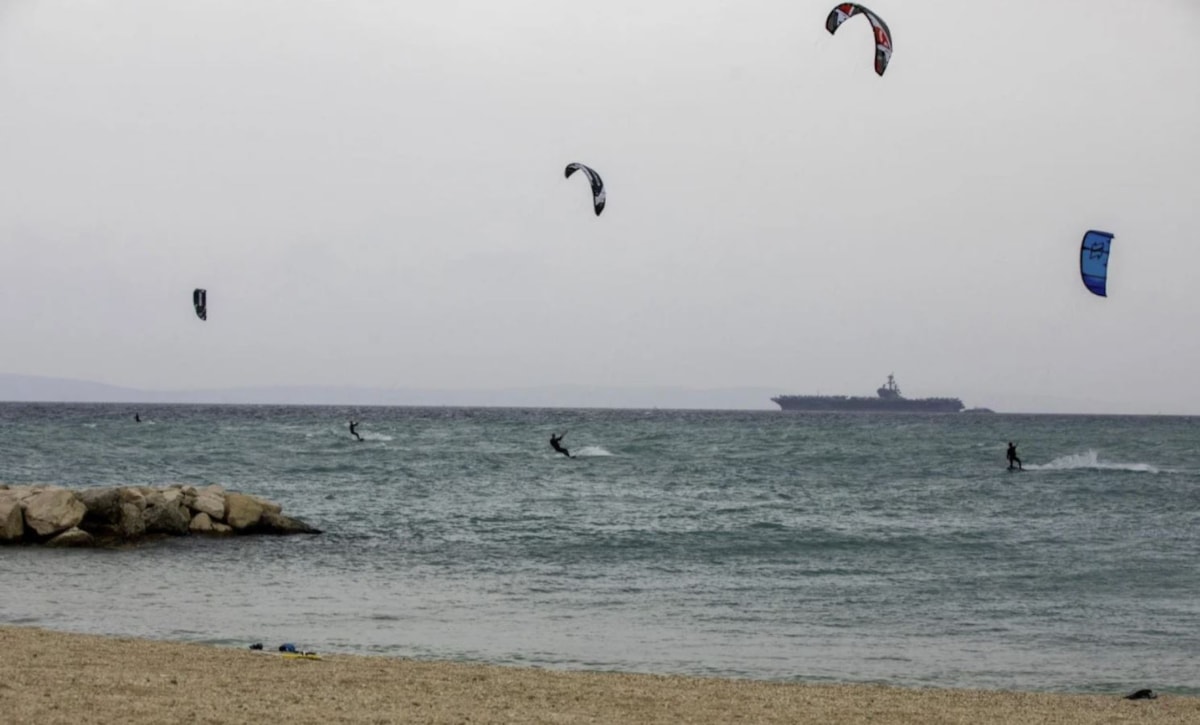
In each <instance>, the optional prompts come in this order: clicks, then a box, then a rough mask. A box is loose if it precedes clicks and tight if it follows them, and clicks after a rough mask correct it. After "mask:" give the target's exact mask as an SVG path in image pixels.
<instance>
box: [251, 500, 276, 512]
mask: <svg viewBox="0 0 1200 725" xmlns="http://www.w3.org/2000/svg"><path fill="white" fill-rule="evenodd" d="M250 498H252V499H254V500H255V501H257V502H258V505H259V506H262V507H263V511H270V512H271V513H273V514H277V513H280V512H282V511H283V507H282V506H280V505H279V504H277V503H275V502H274V501H268V500H266V499H265V498H262V497H260V496H251V497H250Z"/></svg>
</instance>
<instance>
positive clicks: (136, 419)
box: [133, 413, 142, 423]
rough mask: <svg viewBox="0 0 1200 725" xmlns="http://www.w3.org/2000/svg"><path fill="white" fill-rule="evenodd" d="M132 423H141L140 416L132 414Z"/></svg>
mask: <svg viewBox="0 0 1200 725" xmlns="http://www.w3.org/2000/svg"><path fill="white" fill-rule="evenodd" d="M133 422H134V423H141V422H142V416H140V415H138V414H137V413H134V414H133Z"/></svg>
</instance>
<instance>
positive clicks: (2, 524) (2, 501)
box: [0, 491, 25, 542]
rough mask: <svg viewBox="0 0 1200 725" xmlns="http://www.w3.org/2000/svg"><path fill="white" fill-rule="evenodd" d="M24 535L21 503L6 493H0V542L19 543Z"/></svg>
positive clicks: (23, 516) (23, 517)
mask: <svg viewBox="0 0 1200 725" xmlns="http://www.w3.org/2000/svg"><path fill="white" fill-rule="evenodd" d="M24 535H25V515H24V511H23V510H22V509H21V502H20V501H18V500H17V497H16V496H12V495H9V493H8V491H3V492H2V493H0V542H10V541H20V540H21V537H22V536H24Z"/></svg>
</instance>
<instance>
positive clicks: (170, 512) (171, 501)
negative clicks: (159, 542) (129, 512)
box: [142, 490, 192, 536]
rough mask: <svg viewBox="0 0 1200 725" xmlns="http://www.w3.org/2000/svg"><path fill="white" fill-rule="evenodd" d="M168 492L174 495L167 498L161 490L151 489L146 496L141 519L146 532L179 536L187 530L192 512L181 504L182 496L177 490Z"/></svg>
mask: <svg viewBox="0 0 1200 725" xmlns="http://www.w3.org/2000/svg"><path fill="white" fill-rule="evenodd" d="M168 492H169V493H174V494H175V495H174V496H171V497H170V498H168V497H167V496H164V495H163V493H162V492H159V491H152V492H151V493H150V495H148V496H146V510H145V511H143V512H142V520H143V521H145V522H146V533H147V534H171V535H172V536H181V535H183V534H186V533H187V532H188V525H190V524H191V523H192V514H191V512H190V511H188V509H187V507H186V506H184V505H183V496H182V495H180V493H179V491H178V490H174V491H168Z"/></svg>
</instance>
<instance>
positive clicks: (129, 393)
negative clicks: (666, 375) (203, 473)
mask: <svg viewBox="0 0 1200 725" xmlns="http://www.w3.org/2000/svg"><path fill="white" fill-rule="evenodd" d="M777 393H778V391H777V390H774V389H770V388H723V389H714V390H693V389H688V388H675V387H647V388H617V387H591V386H584V385H555V386H541V387H531V388H512V389H503V390H412V389H404V388H395V389H389V388H356V387H339V386H266V387H246V388H225V389H212V390H140V389H137V388H123V387H119V386H115V385H106V384H104V383H96V382H90V381H86V380H71V379H66V378H48V377H41V376H36V375H15V374H9V373H0V401H9V402H56V403H59V402H61V403H210V404H229V405H410V406H464V407H475V406H478V407H525V408H691V409H709V410H770V409H775V405H774V404H773V403H772V402H771V401H770V398H771V396H772V395H775V394H777Z"/></svg>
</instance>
